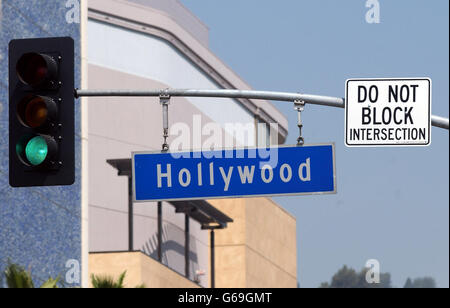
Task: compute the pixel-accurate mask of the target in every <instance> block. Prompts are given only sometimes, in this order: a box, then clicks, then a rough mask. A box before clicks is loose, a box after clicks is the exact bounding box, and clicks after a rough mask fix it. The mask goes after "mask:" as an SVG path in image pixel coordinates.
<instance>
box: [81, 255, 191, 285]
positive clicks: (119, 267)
mask: <svg viewBox="0 0 450 308" xmlns="http://www.w3.org/2000/svg"><path fill="white" fill-rule="evenodd" d="M89 268H90V269H91V270H90V273H89V274H90V275H92V274H94V275H97V276H105V275H106V276H110V277H113V278H114V279H117V278H118V277H119V276H120V275H121V274H122V273H123V272H125V271H126V276H125V280H124V286H125V287H126V288H135V287H137V286H141V285H144V286H145V287H146V288H182V289H193V288H199V287H200V286H199V285H197V284H195V283H193V282H192V281H190V280H188V279H186V278H185V277H183V276H182V275H180V274H178V273H176V272H174V271H173V270H171V269H169V268H167V267H166V266H164V265H162V264H160V263H158V262H157V261H155V260H153V259H151V258H150V257H148V256H146V255H144V254H143V253H140V252H130V253H128V252H123V253H101V254H90V255H89ZM90 286H92V285H90Z"/></svg>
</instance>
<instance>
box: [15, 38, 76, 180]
mask: <svg viewBox="0 0 450 308" xmlns="http://www.w3.org/2000/svg"><path fill="white" fill-rule="evenodd" d="M74 70H75V64H74V41H73V39H72V38H70V37H60V38H38V39H20V40H13V41H11V42H10V43H9V183H10V185H11V186H12V187H30V186H56V185H72V184H73V183H74V182H75V111H74V109H75V108H74V103H75V99H74V75H75V71H74Z"/></svg>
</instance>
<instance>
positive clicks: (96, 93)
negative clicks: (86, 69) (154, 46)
mask: <svg viewBox="0 0 450 308" xmlns="http://www.w3.org/2000/svg"><path fill="white" fill-rule="evenodd" d="M160 95H168V96H172V97H219V98H243V99H264V100H272V101H285V102H294V101H296V100H298V101H303V102H305V103H307V104H312V105H321V106H329V107H337V108H345V99H343V98H339V97H331V96H321V95H310V94H300V93H287V92H270V91H247V90H191V89H166V90H148V91H147V90H143V91H139V90H75V96H76V97H83V96H85V97H87V96H88V97H159V96H160ZM431 124H432V125H433V126H436V127H440V128H444V129H447V130H448V129H449V120H448V119H447V118H443V117H439V116H434V115H433V116H431Z"/></svg>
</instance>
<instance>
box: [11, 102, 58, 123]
mask: <svg viewBox="0 0 450 308" xmlns="http://www.w3.org/2000/svg"><path fill="white" fill-rule="evenodd" d="M57 113H58V107H57V105H56V103H55V102H54V101H53V100H52V99H51V98H49V97H45V96H36V95H28V96H26V97H25V98H24V99H22V100H21V101H20V102H19V104H18V105H17V117H18V118H19V120H20V122H21V123H22V124H23V125H24V126H26V127H29V128H34V129H37V128H41V127H44V126H45V125H46V124H48V123H52V122H54V121H55V119H56V117H57Z"/></svg>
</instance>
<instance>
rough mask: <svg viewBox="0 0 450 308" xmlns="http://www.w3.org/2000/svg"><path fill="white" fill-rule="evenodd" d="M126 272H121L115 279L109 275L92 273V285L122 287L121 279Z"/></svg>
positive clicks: (109, 287)
mask: <svg viewBox="0 0 450 308" xmlns="http://www.w3.org/2000/svg"><path fill="white" fill-rule="evenodd" d="M126 273H127V272H123V273H122V274H121V275H120V276H119V279H118V280H117V281H115V280H114V278H112V277H110V276H96V275H92V276H91V280H92V286H93V287H94V288H95V289H123V288H124V286H123V281H124V279H125V275H126Z"/></svg>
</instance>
